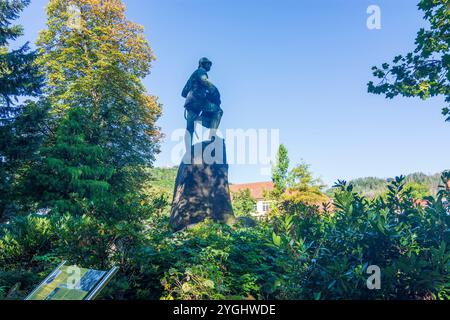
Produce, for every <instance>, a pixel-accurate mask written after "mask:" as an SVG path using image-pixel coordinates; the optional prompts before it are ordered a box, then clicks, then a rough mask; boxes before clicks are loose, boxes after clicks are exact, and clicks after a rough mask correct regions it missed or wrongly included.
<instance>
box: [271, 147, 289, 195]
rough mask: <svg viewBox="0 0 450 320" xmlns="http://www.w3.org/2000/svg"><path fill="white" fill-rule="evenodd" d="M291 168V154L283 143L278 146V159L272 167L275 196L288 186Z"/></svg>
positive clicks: (273, 193)
mask: <svg viewBox="0 0 450 320" xmlns="http://www.w3.org/2000/svg"><path fill="white" fill-rule="evenodd" d="M288 170H289V156H288V150H287V149H286V147H285V146H284V145H283V144H281V145H280V147H279V148H278V154H277V160H276V163H275V165H274V166H273V167H272V181H273V183H274V190H273V192H272V195H273V196H274V197H279V196H281V195H282V194H283V193H284V192H285V191H286V187H287V179H288Z"/></svg>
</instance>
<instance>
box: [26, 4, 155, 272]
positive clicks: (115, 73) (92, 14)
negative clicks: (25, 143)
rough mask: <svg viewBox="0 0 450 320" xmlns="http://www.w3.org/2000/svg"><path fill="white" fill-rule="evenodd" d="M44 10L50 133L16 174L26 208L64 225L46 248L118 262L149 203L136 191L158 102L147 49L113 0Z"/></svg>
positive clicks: (137, 235) (99, 263)
mask: <svg viewBox="0 0 450 320" xmlns="http://www.w3.org/2000/svg"><path fill="white" fill-rule="evenodd" d="M74 13H75V14H79V17H77V18H76V19H75V18H74V17H72V15H73V14H74ZM47 14H48V23H47V27H48V28H47V29H46V30H43V31H41V33H40V36H39V39H38V42H37V45H38V52H39V57H38V58H37V64H38V65H39V66H40V68H41V70H42V72H43V73H44V74H45V77H46V79H47V83H46V86H45V88H44V92H45V95H46V100H48V101H49V103H50V105H51V108H50V111H49V121H48V126H49V130H50V135H49V136H48V138H47V139H46V140H45V144H44V146H43V147H42V148H41V149H40V153H39V155H40V158H39V160H38V161H37V162H36V163H35V164H34V165H33V166H32V167H31V168H30V170H28V172H27V175H26V176H25V177H24V179H22V183H21V187H22V188H21V191H22V196H23V199H26V201H24V202H25V203H27V204H28V206H27V208H24V209H26V210H24V211H26V212H30V211H31V212H35V211H36V210H38V211H41V212H42V211H43V212H48V213H49V214H48V217H49V219H50V220H51V222H52V225H54V226H55V228H57V229H61V232H60V233H59V234H60V235H59V240H58V241H55V242H54V243H52V246H53V248H52V249H51V252H52V253H56V254H58V256H62V257H64V258H65V259H67V260H70V261H72V262H74V263H77V262H78V263H80V262H83V264H87V265H90V266H94V267H99V268H103V267H105V266H106V265H108V264H111V263H112V261H115V262H117V261H120V262H121V263H123V264H125V262H126V261H127V259H128V258H130V256H131V255H133V250H138V247H139V245H138V244H139V243H141V240H142V238H143V234H142V231H143V228H144V226H145V221H146V220H147V219H149V217H150V215H151V214H152V210H153V209H152V206H151V205H150V204H149V203H148V200H147V199H146V198H145V197H144V196H143V195H142V194H141V185H142V183H143V182H144V180H145V179H146V177H147V174H146V172H148V170H146V168H147V167H149V166H151V165H152V163H153V161H154V158H155V154H156V153H157V152H158V150H159V139H160V133H159V128H158V127H157V126H156V121H157V119H158V118H159V116H160V113H161V108H160V105H159V104H158V103H157V100H156V97H154V96H151V95H149V94H148V93H147V92H146V90H145V88H144V86H143V84H142V78H143V77H145V76H146V75H148V74H149V71H150V67H151V62H152V60H153V59H154V57H153V54H152V50H151V48H150V46H149V44H148V42H147V40H146V39H145V38H144V35H143V29H142V27H140V26H138V25H136V24H135V23H133V22H130V21H129V20H127V18H126V17H125V8H124V6H123V4H122V3H121V1H120V0H103V1H100V0H73V1H65V0H51V1H50V2H49V4H48V7H47ZM75 22H76V23H75ZM74 23H75V24H74ZM80 239H82V240H80Z"/></svg>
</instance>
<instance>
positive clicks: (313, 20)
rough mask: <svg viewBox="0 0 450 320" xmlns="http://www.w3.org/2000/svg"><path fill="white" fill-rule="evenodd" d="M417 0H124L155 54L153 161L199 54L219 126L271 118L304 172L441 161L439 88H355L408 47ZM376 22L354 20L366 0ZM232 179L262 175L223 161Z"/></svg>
mask: <svg viewBox="0 0 450 320" xmlns="http://www.w3.org/2000/svg"><path fill="white" fill-rule="evenodd" d="M417 2H418V0H370V1H366V0H315V1H309V0H308V1H307V0H305V1H302V0H124V3H125V4H126V6H127V15H128V18H129V19H131V20H133V21H134V22H137V23H139V24H142V25H144V26H145V32H146V35H147V36H148V40H149V42H150V45H151V46H152V48H153V50H154V52H155V55H156V57H157V61H155V63H154V65H153V68H152V74H151V75H150V76H148V77H147V78H146V79H145V85H146V87H147V89H148V91H149V92H150V93H152V94H154V95H157V96H158V97H159V101H160V102H161V103H162V104H163V108H164V110H163V112H164V115H163V117H162V118H161V120H160V122H159V125H160V126H161V127H162V131H163V132H164V133H165V134H166V139H165V142H164V143H163V145H162V153H161V154H160V155H159V156H158V157H157V163H156V165H158V166H167V165H176V163H172V160H171V150H172V149H173V147H174V145H175V144H177V142H171V141H170V135H171V133H172V132H173V131H174V130H175V129H177V128H184V126H185V121H184V118H183V103H184V101H183V98H182V97H181V96H180V92H181V89H182V88H183V86H184V84H185V82H186V80H187V78H188V77H189V75H190V74H191V73H192V71H193V70H194V69H195V68H196V67H197V61H198V59H199V58H200V57H202V56H207V57H209V58H210V59H211V60H212V61H213V62H214V65H213V68H212V70H211V72H210V78H211V80H212V81H213V82H214V83H215V84H216V85H217V87H218V88H219V89H220V91H221V93H222V100H223V105H222V107H223V109H224V111H225V115H224V118H223V122H222V125H221V126H222V128H223V129H226V128H242V129H249V128H255V129H279V130H280V141H281V143H284V144H285V145H286V146H287V148H288V150H289V154H290V158H291V162H292V164H295V163H297V162H300V160H301V159H304V160H305V161H306V162H307V163H309V164H311V169H312V171H313V172H314V174H315V175H316V176H320V177H321V178H322V179H323V180H324V182H325V183H327V184H329V185H330V184H332V183H333V182H335V181H336V180H337V179H347V180H348V179H352V178H356V177H365V176H378V177H390V176H395V175H400V174H408V173H412V172H417V171H421V172H425V173H436V172H439V171H442V170H444V169H448V168H449V167H450V166H449V160H450V149H449V148H448V146H446V145H445V142H444V141H446V140H448V139H447V138H448V135H449V133H450V124H449V123H445V122H444V118H443V116H441V114H440V112H441V109H442V107H443V106H444V99H443V98H435V99H431V100H429V101H421V100H420V99H412V98H411V99H405V98H396V99H394V100H386V99H385V98H384V97H382V96H375V95H372V94H369V93H367V82H368V81H369V80H371V79H372V77H371V70H370V68H371V67H372V66H373V65H380V64H381V63H383V62H389V61H391V59H392V58H393V57H394V56H395V55H397V54H400V53H406V52H408V51H411V50H412V49H413V48H414V39H415V36H416V33H417V31H418V30H419V28H420V27H421V26H425V23H424V21H423V20H422V13H421V12H419V11H418V9H417V6H416V5H417ZM46 3H47V1H46V0H32V1H31V5H30V6H29V7H28V8H27V9H26V11H25V12H24V13H23V15H22V18H21V20H20V22H21V23H22V24H23V25H24V26H25V32H26V35H25V37H24V38H22V40H29V41H31V42H34V41H35V40H36V38H37V34H38V31H39V30H40V29H42V28H44V26H45V19H46V17H45V12H44V7H45V5H46ZM372 4H375V5H378V6H379V7H380V8H381V26H382V28H381V30H369V29H368V28H367V27H366V20H367V18H368V14H367V13H366V10H367V8H368V6H369V5H372ZM229 174H230V180H231V181H232V182H234V183H241V182H253V181H264V180H268V179H270V177H268V176H263V175H261V167H260V166H258V165H232V166H230V173H229Z"/></svg>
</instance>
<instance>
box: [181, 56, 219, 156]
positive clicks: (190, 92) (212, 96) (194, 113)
mask: <svg viewBox="0 0 450 320" xmlns="http://www.w3.org/2000/svg"><path fill="white" fill-rule="evenodd" d="M211 66H212V62H211V61H210V60H209V59H208V58H201V59H200V61H199V66H198V69H197V70H195V71H194V73H193V74H192V75H191V77H190V78H189V80H188V82H187V83H186V85H185V87H184V89H183V92H182V94H181V95H182V96H183V98H186V103H185V104H184V107H185V109H186V110H185V118H186V121H187V127H186V135H185V145H186V151H188V150H190V148H191V146H192V140H193V134H194V132H195V123H196V122H197V121H199V122H201V123H202V125H203V126H204V127H206V128H208V129H210V134H209V136H210V139H212V138H213V137H214V136H215V135H216V132H217V129H218V128H219V125H220V120H221V118H222V115H223V110H222V109H221V108H220V105H221V100H220V93H219V90H218V89H217V88H216V87H215V86H214V85H213V84H212V82H211V81H210V80H209V77H208V72H209V71H210V70H211Z"/></svg>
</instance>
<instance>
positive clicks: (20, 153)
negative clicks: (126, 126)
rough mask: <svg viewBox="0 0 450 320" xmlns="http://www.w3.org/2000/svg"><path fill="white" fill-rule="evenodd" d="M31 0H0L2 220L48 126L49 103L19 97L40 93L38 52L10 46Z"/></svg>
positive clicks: (16, 36) (19, 34)
mask: <svg viewBox="0 0 450 320" xmlns="http://www.w3.org/2000/svg"><path fill="white" fill-rule="evenodd" d="M28 4H29V1H28V0H19V1H5V0H1V1H0V194H1V195H2V196H1V197H0V223H1V222H2V221H3V220H5V219H6V218H7V217H8V216H10V215H11V214H12V213H13V212H14V211H15V210H14V208H13V205H12V200H13V198H14V185H15V183H16V179H17V176H18V175H19V174H20V173H19V170H20V168H23V167H24V166H25V165H26V164H28V163H30V161H31V160H32V159H33V157H34V156H35V152H36V150H37V148H38V147H39V145H40V143H41V141H42V138H43V134H44V133H45V130H44V129H43V127H42V121H43V119H44V118H45V115H46V107H45V106H43V105H41V106H39V107H38V106H37V105H36V104H34V103H32V102H25V103H19V98H21V97H22V98H23V97H26V96H36V95H37V94H39V93H40V89H41V83H42V77H41V76H40V75H39V73H38V69H37V67H36V65H34V60H35V56H36V55H35V52H31V51H30V50H29V48H28V44H25V45H23V46H22V47H20V48H19V49H17V50H9V48H8V47H9V44H10V42H11V41H13V40H16V39H17V38H18V37H20V36H21V35H22V27H21V26H17V25H12V21H13V20H15V19H17V18H18V17H19V13H20V12H21V11H22V10H23V9H24V7H25V6H26V5H28Z"/></svg>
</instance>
